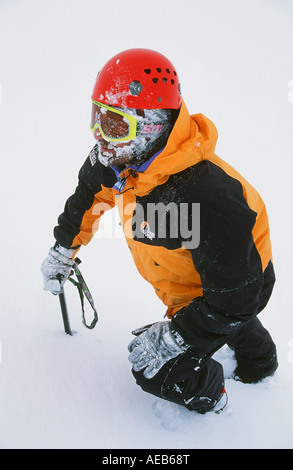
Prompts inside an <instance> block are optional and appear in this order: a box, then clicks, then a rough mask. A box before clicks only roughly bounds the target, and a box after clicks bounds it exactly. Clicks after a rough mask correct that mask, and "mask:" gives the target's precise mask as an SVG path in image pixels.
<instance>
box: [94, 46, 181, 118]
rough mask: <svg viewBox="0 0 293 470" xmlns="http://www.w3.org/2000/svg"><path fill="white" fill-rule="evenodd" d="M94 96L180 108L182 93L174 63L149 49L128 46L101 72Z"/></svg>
mask: <svg viewBox="0 0 293 470" xmlns="http://www.w3.org/2000/svg"><path fill="white" fill-rule="evenodd" d="M92 100H94V101H98V102H100V103H104V104H107V105H110V106H118V107H121V108H135V109H167V108H169V109H179V108H180V105H181V102H182V97H181V92H180V84H179V79H178V75H177V72H176V70H175V68H174V66H173V65H172V63H171V62H170V61H169V60H168V59H167V58H166V57H165V56H163V55H162V54H160V53H159V52H155V51H152V50H150V49H128V50H126V51H123V52H120V53H119V54H117V55H115V56H114V57H112V59H110V60H109V61H108V62H107V63H106V64H105V65H104V67H103V68H102V70H101V71H100V72H99V74H98V76H97V79H96V83H95V86H94V90H93V94H92Z"/></svg>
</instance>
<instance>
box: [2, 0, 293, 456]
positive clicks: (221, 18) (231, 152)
mask: <svg viewBox="0 0 293 470" xmlns="http://www.w3.org/2000/svg"><path fill="white" fill-rule="evenodd" d="M292 10H293V8H292V2H290V1H287V0H283V1H282V2H273V1H267V0H259V1H258V2H255V1H252V0H247V1H246V2H234V1H232V0H222V1H218V0H214V1H212V0H206V1H205V2H201V1H199V0H192V1H191V0H183V1H182V2H177V1H175V0H170V1H169V2H168V6H166V2H165V1H163V0H148V2H145V3H141V4H140V7H139V9H137V8H133V2H132V1H130V0H124V1H123V2H120V1H119V2H118V0H113V1H112V2H111V3H107V2H106V3H104V2H103V4H102V2H100V1H95V0H71V1H67V0H58V1H57V0H51V1H50V2H40V1H37V0H27V1H25V2H23V1H20V0H14V1H9V2H8V1H6V2H5V1H3V0H2V1H0V36H1V37H0V39H1V40H0V49H1V50H0V58H1V59H0V82H1V88H0V89H1V95H0V101H1V102H0V121H1V123H0V124H1V125H0V142H1V147H0V151H1V171H0V175H1V176H0V177H1V220H2V230H1V247H2V250H1V298H0V302H1V305H0V306H1V317H0V447H1V448H3V449H16V448H24V449H28V448H35V449H36V448H49V449H52V448H84V449H88V448H96V449H139V448H141V449H174V448H175V449H212V448H220V449H227V448H229V449H230V448H232V449H239V448H245V449H251V448H263V449H271V448H292V444H293V436H292V419H293V405H292V397H293V356H292V348H293V346H292V344H293V343H292V341H293V318H292V264H293V259H292V249H291V247H292V229H293V226H292V200H293V198H292V166H293V164H292V155H293V142H292V128H293V104H292V103H293V100H292V79H293V76H292V74H293V71H292V63H291V61H290V58H292V56H293V54H292V52H293V51H292V47H293V41H292V19H293V18H292V15H293V11H292ZM142 19H143V25H142ZM131 47H147V48H153V49H156V50H158V51H159V52H162V53H163V54H165V55H166V56H167V57H168V58H169V59H170V60H171V61H172V62H173V63H174V64H175V65H176V68H177V71H178V74H179V77H180V81H181V84H182V91H183V95H184V99H185V102H186V104H187V106H188V109H189V110H190V112H191V113H198V112H201V113H203V114H205V115H206V116H208V117H209V118H210V119H211V120H212V121H213V122H214V123H215V125H216V126H217V128H218V131H219V141H218V145H217V149H216V150H217V153H218V154H219V155H220V156H221V157H222V158H224V159H225V160H226V161H228V162H229V163H230V164H231V165H232V166H234V167H235V168H236V169H237V170H238V171H239V172H240V173H242V174H243V176H244V177H246V178H247V179H248V180H249V181H250V182H251V183H252V184H253V185H254V186H256V187H257V189H258V190H259V192H260V194H261V196H262V197H263V199H264V200H265V202H266V205H267V209H268V212H269V217H270V224H271V237H272V243H273V250H274V264H275V267H276V274H277V279H278V281H277V284H276V287H275V291H274V294H273V297H272V299H271V301H270V303H269V305H268V306H267V308H266V309H265V311H264V312H262V313H261V315H260V318H261V320H262V322H263V324H264V325H265V327H267V328H268V330H269V331H270V333H271V335H272V336H273V338H274V340H275V342H276V344H277V347H278V354H279V362H280V367H279V369H278V372H277V373H276V375H275V376H274V377H272V378H269V379H265V380H264V381H263V382H261V383H259V384H256V385H246V384H242V383H240V382H236V381H234V380H232V379H229V378H228V377H229V376H230V374H231V372H232V371H233V368H234V367H235V363H234V359H233V355H232V353H231V351H230V350H229V349H228V348H223V349H222V350H221V351H219V352H218V353H217V355H216V356H217V358H218V359H219V360H220V361H221V362H222V363H223V366H224V370H225V376H226V377H227V380H226V389H227V393H228V399H229V400H228V404H227V406H226V408H225V409H224V410H223V411H222V412H221V413H220V414H216V413H208V414H206V415H197V414H195V413H191V412H189V411H188V410H186V409H183V408H181V407H179V406H178V405H174V404H172V403H168V402H165V401H162V400H159V399H158V398H156V397H153V396H151V395H149V394H146V393H144V392H143V391H142V390H140V389H139V388H138V387H137V386H136V384H135V381H134V379H133V377H132V374H131V372H130V363H129V362H128V351H127V345H128V343H129V342H130V341H131V340H132V338H133V336H132V335H131V331H132V330H133V329H134V328H137V327H139V326H141V325H144V324H148V323H152V322H154V321H160V320H162V319H163V315H164V313H165V309H164V306H163V305H162V304H161V303H160V301H159V300H158V299H157V297H156V296H155V293H154V292H153V290H152V288H151V286H149V285H148V284H147V283H146V282H145V281H144V280H143V279H142V278H141V277H140V276H139V274H138V273H137V271H136V269H135V267H134V264H133V262H132V259H131V256H130V253H129V250H128V247H127V245H126V243H125V241H124V240H123V238H121V237H120V236H113V237H111V236H110V237H109V236H108V237H95V238H94V239H93V241H92V243H91V244H90V245H89V246H87V247H85V248H83V249H82V250H81V252H80V254H79V255H80V258H81V259H82V264H81V266H80V269H81V272H82V273H83V275H84V277H85V279H86V281H87V283H88V286H89V288H90V290H91V292H92V294H93V297H94V300H95V305H96V308H97V310H98V314H99V322H98V324H97V326H96V328H95V329H94V330H92V331H90V330H88V329H86V328H84V326H83V325H82V323H81V307H80V303H79V296H78V293H77V291H76V288H75V287H74V286H72V285H71V284H69V285H68V286H66V298H67V304H68V310H69V315H70V322H71V327H72V329H73V330H74V332H75V334H74V335H73V336H72V337H71V336H68V335H66V334H65V333H64V330H63V325H62V320H61V313H60V308H59V302H58V298H57V297H55V296H53V295H51V294H50V293H48V292H45V291H43V284H42V276H41V273H40V266H41V263H42V261H43V259H44V258H45V257H46V255H47V253H48V250H49V248H50V246H52V244H53V243H54V240H53V236H52V228H53V226H54V225H55V224H56V220H57V216H58V215H59V214H60V213H61V212H62V210H63V205H64V202H65V200H66V198H67V197H68V196H69V195H70V194H71V193H72V192H73V191H74V189H75V186H76V182H77V172H78V170H79V168H80V166H81V165H82V163H83V161H84V160H85V158H86V157H87V155H88V153H89V151H90V149H91V148H92V146H93V144H94V141H93V138H92V135H91V133H90V132H89V129H88V124H89V121H90V113H91V103H90V95H91V91H92V87H93V83H94V80H95V77H96V75H97V72H98V70H99V69H100V67H101V66H102V65H103V64H104V63H105V62H106V61H107V60H108V59H109V58H110V57H112V56H113V55H115V54H116V53H118V52H119V51H120V50H124V49H127V48H131ZM111 217H112V215H111V214H107V215H105V222H104V223H105V224H106V222H107V221H108V222H109V223H111V221H112V220H113V219H112V218H111ZM87 318H88V320H90V319H91V311H90V309H87Z"/></svg>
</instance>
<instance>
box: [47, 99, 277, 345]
mask: <svg viewBox="0 0 293 470" xmlns="http://www.w3.org/2000/svg"><path fill="white" fill-rule="evenodd" d="M217 135H218V134H217V130H216V128H215V126H214V124H213V123H212V122H211V121H210V120H209V119H207V118H206V117H205V116H203V115H202V114H196V115H192V116H190V115H189V113H188V110H187V108H186V106H185V103H184V102H183V103H182V106H181V110H180V113H179V116H178V119H177V121H176V123H175V125H174V128H173V130H172V133H171V134H170V137H169V139H168V142H167V145H166V147H165V148H164V149H163V151H161V153H159V154H158V155H156V156H154V157H153V158H151V159H150V160H149V161H148V162H146V163H145V164H143V165H142V166H141V167H140V168H136V167H134V166H133V167H129V168H127V169H126V170H124V171H122V172H121V173H120V174H118V171H117V168H116V169H115V168H110V167H105V166H103V165H102V164H101V163H100V162H99V160H98V149H97V146H95V147H94V148H93V149H92V151H91V152H90V154H89V156H88V158H87V160H86V161H85V163H84V165H83V166H82V168H81V170H80V172H79V182H78V186H77V188H76V191H75V193H74V194H73V195H72V196H71V197H70V198H69V199H68V200H67V202H66V205H65V210H64V212H63V214H61V215H60V217H59V219H58V226H57V227H55V229H54V235H55V238H56V240H57V242H59V243H60V244H61V245H63V246H66V247H75V246H80V245H86V244H87V243H88V242H89V241H90V240H91V239H92V237H93V235H94V233H95V232H96V230H97V229H98V225H99V219H100V217H101V215H102V214H103V212H104V211H105V210H108V209H111V208H113V207H114V206H115V205H116V206H118V209H119V214H120V218H121V223H122V227H123V229H124V233H125V236H126V240H127V243H128V246H129V248H130V250H131V254H132V256H133V259H134V261H135V264H136V266H137V268H138V270H139V272H140V274H141V275H142V276H143V277H144V278H145V279H146V280H147V281H148V282H150V283H151V284H152V285H153V287H154V289H155V292H156V294H157V295H158V296H159V298H160V299H161V300H162V301H163V302H164V304H165V305H166V306H167V312H166V313H167V316H168V317H169V318H172V317H173V315H174V314H175V313H176V312H179V311H180V313H182V312H184V316H185V319H187V318H189V320H188V328H189V326H190V321H191V323H192V328H191V329H190V331H191V330H192V331H194V332H199V334H203V333H202V332H203V331H206V332H209V331H214V332H215V333H216V334H217V335H221V334H223V335H225V334H227V333H228V332H229V331H230V330H231V328H233V327H234V326H235V325H236V324H239V323H241V322H242V321H246V320H248V319H250V318H252V317H253V316H254V315H256V314H257V313H258V312H259V310H260V307H261V302H262V300H261V298H262V292H263V288H264V283H265V282H266V273H267V272H268V271H269V272H270V275H269V277H270V279H271V280H272V282H273V279H274V275H273V268H272V262H271V259H272V253H271V243H270V235H269V225H268V218H267V213H266V208H265V205H264V203H263V201H262V199H261V197H260V196H259V194H258V192H257V191H256V190H255V189H254V188H253V187H252V186H251V185H250V184H249V183H248V182H247V181H246V180H245V179H244V178H243V177H242V176H241V175H240V174H239V173H238V172H237V171H235V170H234V169H233V168H232V167H231V166H230V165H229V164H228V163H226V162H224V161H223V160H222V159H221V158H219V157H218V156H217V155H216V154H215V153H214V150H215V146H216V141H217ZM158 203H163V204H164V206H165V207H168V205H169V207H170V208H172V207H175V206H174V204H176V206H177V209H178V211H177V213H176V211H175V212H174V213H175V215H178V218H179V219H180V217H181V213H182V211H183V208H184V210H185V215H184V217H185V218H186V217H187V219H188V220H187V222H189V226H188V227H189V229H190V227H192V216H194V217H195V215H194V214H195V213H194V212H193V208H194V207H197V208H199V210H200V239H199V243H197V244H194V246H193V245H192V244H191V243H190V237H189V238H188V237H187V235H188V234H187V235H186V233H183V234H182V233H181V232H180V230H178V236H174V230H173V232H172V220H171V218H170V217H169V219H168V213H170V211H168V210H167V215H166V214H164V224H166V225H167V230H166V233H165V234H164V236H163V237H162V236H159V235H160V233H159V229H160V220H159V221H158V220H155V219H154V217H153V216H152V220H148V219H147V217H148V213H147V209H148V207H154V205H156V204H158ZM170 204H171V205H170ZM172 204H173V205H172ZM186 207H187V208H188V210H187V212H186ZM137 209H139V210H137ZM196 214H197V215H198V212H196ZM154 222H157V223H154ZM173 222H174V221H173ZM185 222H186V221H185ZM179 228H180V227H179ZM171 232H172V233H171ZM185 232H186V230H185ZM175 235H176V233H175ZM189 235H190V232H189ZM176 317H177V316H176ZM177 318H178V319H179V320H180V316H178V317H177ZM173 319H175V317H174V318H173ZM179 320H178V322H177V323H178V328H179V329H180V328H181V327H182V325H183V323H184V322H183V323H182V324H181V325H180V321H179ZM197 322H199V324H198V325H197ZM183 328H185V327H184V326H183ZM181 333H182V331H181ZM183 333H184V332H183ZM189 336H190V335H189V333H188V332H185V338H186V339H188V340H189V341H190V342H192V338H190V337H189Z"/></svg>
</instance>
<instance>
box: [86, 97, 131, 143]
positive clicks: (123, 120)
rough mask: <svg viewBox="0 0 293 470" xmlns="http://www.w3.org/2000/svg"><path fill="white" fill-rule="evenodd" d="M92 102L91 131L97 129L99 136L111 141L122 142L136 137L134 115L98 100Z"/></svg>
mask: <svg viewBox="0 0 293 470" xmlns="http://www.w3.org/2000/svg"><path fill="white" fill-rule="evenodd" d="M92 102H93V105H92V120H91V124H90V129H91V131H92V132H95V131H96V130H97V129H98V130H99V132H100V134H101V136H102V137H103V138H104V139H105V140H107V141H111V142H112V141H113V142H116V141H119V142H123V141H126V140H133V139H134V138H135V137H136V131H137V120H136V118H135V117H134V116H131V115H130V114H127V113H124V112H123V111H121V110H120V109H116V108H113V107H112V106H108V105H106V104H104V103H100V102H99V101H94V100H92Z"/></svg>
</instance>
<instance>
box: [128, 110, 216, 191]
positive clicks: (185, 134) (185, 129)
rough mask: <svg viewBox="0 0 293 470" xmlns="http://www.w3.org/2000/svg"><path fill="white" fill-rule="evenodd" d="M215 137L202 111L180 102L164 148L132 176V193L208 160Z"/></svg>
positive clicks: (212, 126) (212, 149) (213, 149)
mask: <svg viewBox="0 0 293 470" xmlns="http://www.w3.org/2000/svg"><path fill="white" fill-rule="evenodd" d="M217 138H218V132H217V129H216V127H215V125H214V124H213V123H212V122H211V121H210V120H209V119H208V118H207V117H205V116H204V115H203V114H194V115H190V114H189V112H188V109H187V107H186V105H185V103H184V101H183V102H182V105H181V108H180V113H179V115H178V118H177V120H176V123H175V124H174V127H173V129H172V132H171V134H170V136H169V139H168V141H167V144H166V146H165V148H164V149H163V151H161V152H160V153H159V154H158V155H157V156H156V157H155V158H153V159H151V160H152V161H151V163H150V164H149V166H148V167H147V168H146V169H145V170H144V171H139V170H138V172H137V176H136V178H133V179H132V181H131V185H132V186H133V187H134V192H135V193H136V194H137V195H139V196H141V195H143V194H146V193H148V192H149V191H151V190H152V189H153V188H154V187H155V186H157V185H160V184H163V183H165V182H166V181H167V180H168V178H169V176H170V175H173V174H175V173H179V172H180V171H183V170H185V169H186V168H188V167H190V166H193V165H195V164H196V163H198V162H199V161H201V160H209V159H211V158H212V157H213V155H214V151H215V147H216V143H217Z"/></svg>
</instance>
